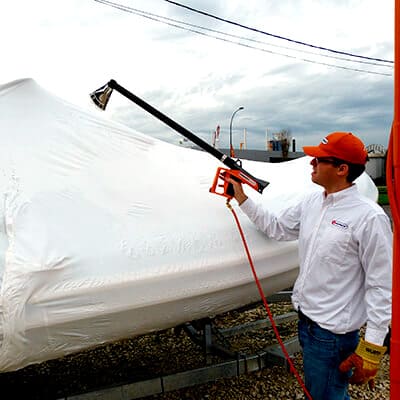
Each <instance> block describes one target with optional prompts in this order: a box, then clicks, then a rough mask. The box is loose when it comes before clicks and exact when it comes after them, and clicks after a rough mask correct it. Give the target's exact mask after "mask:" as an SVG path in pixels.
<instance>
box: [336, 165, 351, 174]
mask: <svg viewBox="0 0 400 400" xmlns="http://www.w3.org/2000/svg"><path fill="white" fill-rule="evenodd" d="M348 174H349V166H348V165H347V164H340V165H339V167H338V175H340V176H347V175H348Z"/></svg>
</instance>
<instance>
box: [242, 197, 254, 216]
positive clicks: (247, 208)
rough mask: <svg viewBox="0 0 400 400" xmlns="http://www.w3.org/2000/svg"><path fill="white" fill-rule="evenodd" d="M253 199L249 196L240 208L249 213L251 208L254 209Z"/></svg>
mask: <svg viewBox="0 0 400 400" xmlns="http://www.w3.org/2000/svg"><path fill="white" fill-rule="evenodd" d="M252 206H253V200H251V199H250V197H248V198H247V199H246V200H245V201H244V202H243V203H242V204H241V205H240V206H239V207H240V209H241V210H242V211H243V212H244V213H245V214H247V213H248V212H249V211H250V210H252Z"/></svg>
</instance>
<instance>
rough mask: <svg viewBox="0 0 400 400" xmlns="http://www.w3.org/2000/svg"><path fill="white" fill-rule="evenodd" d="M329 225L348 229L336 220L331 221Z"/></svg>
mask: <svg viewBox="0 0 400 400" xmlns="http://www.w3.org/2000/svg"><path fill="white" fill-rule="evenodd" d="M331 224H332V225H333V226H336V227H338V228H340V229H348V228H349V226H348V225H347V224H346V223H345V222H342V221H339V220H337V219H333V220H332V222H331Z"/></svg>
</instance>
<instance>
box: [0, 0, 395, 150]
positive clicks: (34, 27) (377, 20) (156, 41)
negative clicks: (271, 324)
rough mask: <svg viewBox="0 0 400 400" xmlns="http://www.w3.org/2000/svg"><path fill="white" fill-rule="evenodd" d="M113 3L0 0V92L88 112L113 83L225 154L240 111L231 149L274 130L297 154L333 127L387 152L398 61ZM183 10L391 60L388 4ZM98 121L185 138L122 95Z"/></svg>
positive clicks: (286, 2)
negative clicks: (26, 93)
mask: <svg viewBox="0 0 400 400" xmlns="http://www.w3.org/2000/svg"><path fill="white" fill-rule="evenodd" d="M114 3H116V4H120V5H121V6H123V10H121V9H116V8H114V7H111V6H110V5H105V4H104V3H101V2H98V1H95V0H57V1H54V0H38V1H30V0H19V1H18V0H14V1H5V0H2V1H1V3H0V4H1V17H2V18H1V19H2V22H1V24H0V35H1V38H2V40H1V43H2V46H1V52H2V55H1V63H0V84H2V83H7V82H9V81H12V80H15V79H20V78H28V77H29V78H33V79H35V80H36V81H37V83H38V84H40V85H41V86H42V87H44V88H45V89H46V90H48V91H50V92H52V93H54V94H55V95H57V96H59V97H62V98H64V99H65V100H67V101H69V102H71V103H73V104H76V105H79V106H82V107H85V108H87V107H92V105H91V104H90V100H89V96H88V94H89V93H90V92H91V91H93V90H94V89H97V88H98V87H99V86H101V85H103V84H105V83H106V82H108V81H109V80H110V79H115V80H116V81H117V82H118V83H119V84H120V85H122V86H124V87H125V88H126V89H128V90H130V91H131V92H133V93H134V94H136V95H137V96H139V97H141V98H142V99H144V100H146V101H147V102H149V103H150V104H151V105H153V106H154V107H156V108H157V109H159V110H160V111H162V112H163V113H165V114H167V115H168V116H169V117H171V118H172V119H174V120H175V121H177V122H178V123H180V124H181V125H183V126H184V127H186V128H187V129H189V130H190V131H192V132H193V133H195V134H196V135H198V136H200V137H202V138H203V139H205V140H207V141H208V142H211V138H212V132H213V131H214V130H215V128H216V126H217V125H220V126H221V133H220V147H227V146H228V143H229V125H230V120H231V116H232V114H233V112H234V111H235V110H236V109H237V108H238V107H240V106H242V107H244V109H243V110H241V111H240V112H238V113H236V114H235V117H234V120H233V144H234V147H236V148H237V147H238V146H239V143H240V142H241V141H243V131H244V130H246V132H247V148H257V149H265V141H266V132H268V135H269V136H271V135H272V133H274V132H277V131H279V130H281V129H289V130H290V131H291V134H292V136H293V137H295V138H296V141H297V145H298V147H301V146H303V145H310V144H317V143H318V142H319V141H320V139H321V138H322V137H323V136H325V135H326V134H327V133H329V132H332V131H337V130H345V131H352V132H353V133H355V134H357V135H359V136H360V137H361V138H362V139H363V140H364V142H365V144H366V145H369V144H381V145H384V146H385V147H387V142H388V137H389V131H390V126H391V122H392V119H393V80H394V77H393V64H390V63H382V62H376V61H374V60H370V61H368V60H366V59H361V58H355V57H351V56H345V55H340V54H338V53H334V52H328V51H322V50H319V49H316V48H313V47H310V46H301V45H297V44H295V43H293V42H290V41H286V40H282V39H277V38H274V37H272V36H268V35H265V34H261V33H257V32H255V31H251V30H248V29H244V28H241V27H238V26H235V25H233V24H229V23H226V22H223V21H220V20H217V19H214V18H210V17H207V16H204V15H201V14H199V13H195V12H193V11H189V10H187V9H185V8H182V7H179V6H177V5H173V4H171V3H169V2H167V1H165V0H136V1H135V0H120V1H115V2H114ZM179 3H181V4H185V5H187V6H190V7H192V8H195V9H197V10H200V11H203V12H206V13H209V14H212V15H215V16H218V17H220V18H223V19H226V20H229V21H233V22H235V23H238V24H241V25H245V26H247V27H251V28H255V29H257V30H260V31H264V32H267V33H271V34H274V35H278V36H281V37H285V38H290V39H293V40H297V41H301V42H304V43H307V44H312V45H314V46H319V47H325V48H329V49H333V50H336V51H342V52H346V53H351V54H355V55H362V56H366V57H371V58H378V59H383V60H393V57H394V55H393V39H394V28H393V25H394V1H392V0H384V1H376V0H319V1H317V0H269V1H265V0H246V1H243V0H241V1H239V0H229V1H228V0H223V1H222V0H182V1H180V2H179ZM143 12H144V13H145V14H144V15H145V16H147V17H148V18H144V17H143ZM138 13H139V14H141V15H138ZM165 18H169V20H167V19H165ZM160 20H162V21H164V23H162V22H159V21H160ZM165 22H168V24H169V25H168V24H166V23H165ZM182 23H185V24H192V26H189V25H182ZM172 25H179V26H181V27H182V26H184V27H185V29H180V28H177V27H176V26H172ZM193 25H195V26H193ZM202 28H206V29H207V30H204V29H202ZM188 29H192V31H188ZM193 30H195V31H199V32H202V33H203V34H202V35H200V34H198V33H196V32H193ZM221 32H222V33H225V35H223V34H222V33H221ZM229 35H230V36H229ZM215 37H219V38H220V39H216V38H215ZM250 39H251V40H250ZM232 42H235V43H232ZM237 42H240V43H241V45H238V44H236V43H237ZM254 47H257V49H254ZM338 58H343V59H345V60H343V59H338ZM306 60H307V61H306ZM348 60H352V61H348ZM356 60H358V61H363V63H359V62H355V61H356ZM326 64H330V65H326ZM373 64H379V65H373ZM338 67H342V68H338ZM355 70H357V71H355ZM359 70H365V71H369V72H361V71H359ZM92 109H93V110H94V107H93V108H92ZM95 112H101V111H95ZM103 113H104V115H107V117H109V118H112V119H115V120H117V121H119V122H123V123H125V124H127V125H129V126H131V127H132V128H134V129H136V130H138V131H141V132H143V133H146V134H148V135H152V136H154V137H158V138H160V139H164V140H167V141H169V142H173V143H178V142H179V139H181V136H180V135H179V134H178V133H176V132H174V131H172V130H171V129H170V128H168V127H166V126H165V125H163V124H162V123H161V122H159V121H158V120H156V119H155V118H154V117H153V116H151V115H149V114H147V113H146V112H145V111H143V110H142V109H139V108H138V107H137V106H136V105H134V104H133V103H131V102H129V101H128V100H126V99H124V98H123V97H122V96H121V95H120V94H118V93H114V94H113V97H112V98H111V100H110V103H109V108H108V109H107V110H106V111H105V112H103ZM0 115H1V110H0Z"/></svg>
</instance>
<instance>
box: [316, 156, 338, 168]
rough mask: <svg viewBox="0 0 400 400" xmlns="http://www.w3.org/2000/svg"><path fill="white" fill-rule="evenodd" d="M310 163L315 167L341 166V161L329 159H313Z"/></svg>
mask: <svg viewBox="0 0 400 400" xmlns="http://www.w3.org/2000/svg"><path fill="white" fill-rule="evenodd" d="M312 162H313V163H314V164H315V165H317V164H332V165H335V166H339V165H340V164H343V162H342V161H341V160H338V159H337V158H329V157H314V159H313V160H312Z"/></svg>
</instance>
